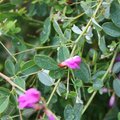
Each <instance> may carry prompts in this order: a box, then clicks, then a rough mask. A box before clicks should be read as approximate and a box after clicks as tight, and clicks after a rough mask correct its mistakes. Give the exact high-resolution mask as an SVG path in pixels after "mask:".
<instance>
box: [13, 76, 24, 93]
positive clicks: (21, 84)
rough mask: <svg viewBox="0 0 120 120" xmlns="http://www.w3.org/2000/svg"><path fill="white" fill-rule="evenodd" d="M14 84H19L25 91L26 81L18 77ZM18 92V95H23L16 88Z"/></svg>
mask: <svg viewBox="0 0 120 120" xmlns="http://www.w3.org/2000/svg"><path fill="white" fill-rule="evenodd" d="M14 83H15V84H17V85H18V86H20V87H21V88H23V89H25V80H24V79H21V78H19V77H17V78H15V80H14ZM16 90H17V93H18V94H21V93H23V92H21V91H20V90H19V89H17V88H16Z"/></svg>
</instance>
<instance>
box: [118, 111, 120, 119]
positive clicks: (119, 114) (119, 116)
mask: <svg viewBox="0 0 120 120" xmlns="http://www.w3.org/2000/svg"><path fill="white" fill-rule="evenodd" d="M118 120H120V112H119V113H118Z"/></svg>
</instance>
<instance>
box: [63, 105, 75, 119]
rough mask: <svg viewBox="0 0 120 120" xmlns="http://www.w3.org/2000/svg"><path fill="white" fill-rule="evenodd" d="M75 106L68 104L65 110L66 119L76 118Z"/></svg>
mask: <svg viewBox="0 0 120 120" xmlns="http://www.w3.org/2000/svg"><path fill="white" fill-rule="evenodd" d="M73 113H74V111H73V107H72V106H71V105H67V106H66V107H65V110H64V119H65V120H74V115H73Z"/></svg>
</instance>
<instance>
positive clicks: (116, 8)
mask: <svg viewBox="0 0 120 120" xmlns="http://www.w3.org/2000/svg"><path fill="white" fill-rule="evenodd" d="M110 17H111V19H112V21H113V23H114V24H115V25H116V26H118V27H120V4H119V3H118V2H117V1H114V2H112V4H111V7H110Z"/></svg>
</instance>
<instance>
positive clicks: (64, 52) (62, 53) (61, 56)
mask: <svg viewBox="0 0 120 120" xmlns="http://www.w3.org/2000/svg"><path fill="white" fill-rule="evenodd" d="M57 56H58V61H59V62H62V61H64V60H66V59H67V58H69V57H70V53H69V50H68V48H67V47H66V46H62V47H60V48H59V49H58V53H57Z"/></svg>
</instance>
